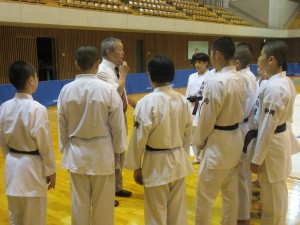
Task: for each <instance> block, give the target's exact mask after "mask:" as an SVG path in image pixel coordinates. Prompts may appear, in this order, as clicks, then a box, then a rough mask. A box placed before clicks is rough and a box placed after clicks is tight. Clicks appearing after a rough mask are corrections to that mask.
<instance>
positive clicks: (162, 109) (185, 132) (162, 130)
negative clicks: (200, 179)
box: [125, 86, 193, 187]
mask: <svg viewBox="0 0 300 225" xmlns="http://www.w3.org/2000/svg"><path fill="white" fill-rule="evenodd" d="M134 121H135V127H136V128H137V130H136V129H134V130H133V132H137V133H133V134H132V136H131V138H132V139H131V140H130V144H129V147H128V149H129V150H128V154H127V157H126V161H127V163H125V167H126V164H127V168H129V169H130V168H134V167H138V166H139V164H140V163H139V162H140V159H141V156H142V155H143V154H145V155H144V160H143V178H144V184H145V186H146V187H147V186H157V185H163V184H166V183H169V182H172V181H174V180H175V179H179V178H182V177H185V176H186V175H187V174H189V173H191V172H192V170H193V169H192V167H191V164H190V162H189V159H188V154H187V151H188V150H189V145H190V139H191V129H192V121H191V114H190V112H189V103H188V101H187V100H186V99H185V97H184V96H183V95H181V94H180V93H178V92H176V91H174V90H173V89H172V87H171V86H163V87H157V88H155V89H154V91H153V93H151V94H148V95H146V96H145V97H144V98H142V99H141V100H140V101H139V102H138V103H137V106H136V109H135V112H134ZM145 146H146V150H147V148H148V149H150V151H145ZM133 149H134V150H133ZM151 149H154V151H151ZM156 149H161V150H162V151H157V152H155V150H156ZM172 149H173V150H172ZM130 150H133V151H130ZM131 153H134V154H138V156H137V155H135V156H134V155H133V154H131ZM161 162H164V163H163V164H162V163H161ZM129 164H130V165H131V166H130V167H129V166H128V165H129ZM133 165H135V166H133ZM166 171H168V172H166Z"/></svg>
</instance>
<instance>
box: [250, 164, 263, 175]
mask: <svg viewBox="0 0 300 225" xmlns="http://www.w3.org/2000/svg"><path fill="white" fill-rule="evenodd" d="M260 168H261V166H260V165H257V164H255V163H251V164H250V169H251V171H252V173H255V174H258V173H259V172H260Z"/></svg>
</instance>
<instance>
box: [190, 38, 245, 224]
mask: <svg viewBox="0 0 300 225" xmlns="http://www.w3.org/2000/svg"><path fill="white" fill-rule="evenodd" d="M234 52H235V45H234V42H233V41H232V39H231V38H229V37H221V38H218V39H216V40H215V41H214V42H213V43H212V45H211V50H210V61H211V63H212V65H213V67H214V68H215V71H214V72H213V74H211V75H210V79H208V80H207V83H206V84H205V86H204V91H203V98H204V100H203V104H202V107H201V111H200V118H199V123H198V126H197V128H196V130H195V133H194V136H193V140H192V144H194V145H196V146H199V149H203V151H204V153H203V158H202V160H201V165H200V170H199V177H198V184H197V193H196V216H195V224H196V225H200V224H201V225H210V224H211V209H212V205H213V202H214V200H215V199H216V197H217V195H218V192H219V191H220V190H221V193H222V199H223V210H222V224H224V225H229V224H230V225H231V224H236V221H237V210H238V208H237V200H238V199H237V192H238V189H237V187H238V183H237V182H238V164H239V161H240V158H241V154H242V147H243V138H242V131H241V129H240V128H239V124H240V123H241V122H243V120H244V109H245V102H246V97H247V93H246V90H247V88H246V84H245V81H244V78H243V76H242V75H241V74H240V73H239V72H237V71H236V68H235V66H234V65H233V56H234Z"/></svg>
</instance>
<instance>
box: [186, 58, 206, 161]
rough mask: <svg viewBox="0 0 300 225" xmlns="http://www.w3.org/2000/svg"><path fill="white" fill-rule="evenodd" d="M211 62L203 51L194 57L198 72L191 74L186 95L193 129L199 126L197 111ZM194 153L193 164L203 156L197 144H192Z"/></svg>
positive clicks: (193, 62)
mask: <svg viewBox="0 0 300 225" xmlns="http://www.w3.org/2000/svg"><path fill="white" fill-rule="evenodd" d="M208 63H209V56H208V55H207V54H205V53H203V52H201V53H196V54H194V55H193V57H192V64H193V65H194V67H195V69H196V70H197V72H195V73H193V74H191V75H190V76H189V80H188V85H187V88H186V93H185V97H186V98H187V99H188V100H189V102H190V108H191V113H192V114H193V116H194V121H193V125H194V126H193V129H194V128H195V126H197V123H198V117H199V115H197V112H198V113H199V111H198V110H199V109H200V105H201V103H202V100H203V99H202V97H203V96H202V92H203V88H204V80H205V79H206V77H207V76H208V74H209V70H208V69H207V66H208ZM191 148H192V150H193V153H194V161H193V164H198V163H200V160H201V157H200V155H198V149H197V146H194V145H192V146H191Z"/></svg>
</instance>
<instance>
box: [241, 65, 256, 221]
mask: <svg viewBox="0 0 300 225" xmlns="http://www.w3.org/2000/svg"><path fill="white" fill-rule="evenodd" d="M240 72H241V74H242V75H243V77H244V78H245V82H246V85H247V93H248V97H247V101H246V108H245V112H244V118H245V119H246V118H247V120H249V117H250V115H251V113H253V110H254V105H255V101H256V90H257V87H256V85H257V84H256V77H255V75H254V74H253V73H252V72H251V71H250V67H247V68H245V69H242V70H240ZM240 126H241V129H242V132H243V138H245V136H246V134H247V132H248V131H249V130H250V123H249V122H243V123H242V124H240ZM248 149H249V150H248V151H247V153H246V154H244V153H243V154H242V157H241V160H240V165H239V180H238V220H249V219H250V207H251V197H252V194H251V192H250V190H251V188H252V187H251V185H252V173H251V171H250V149H251V145H249V146H248Z"/></svg>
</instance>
